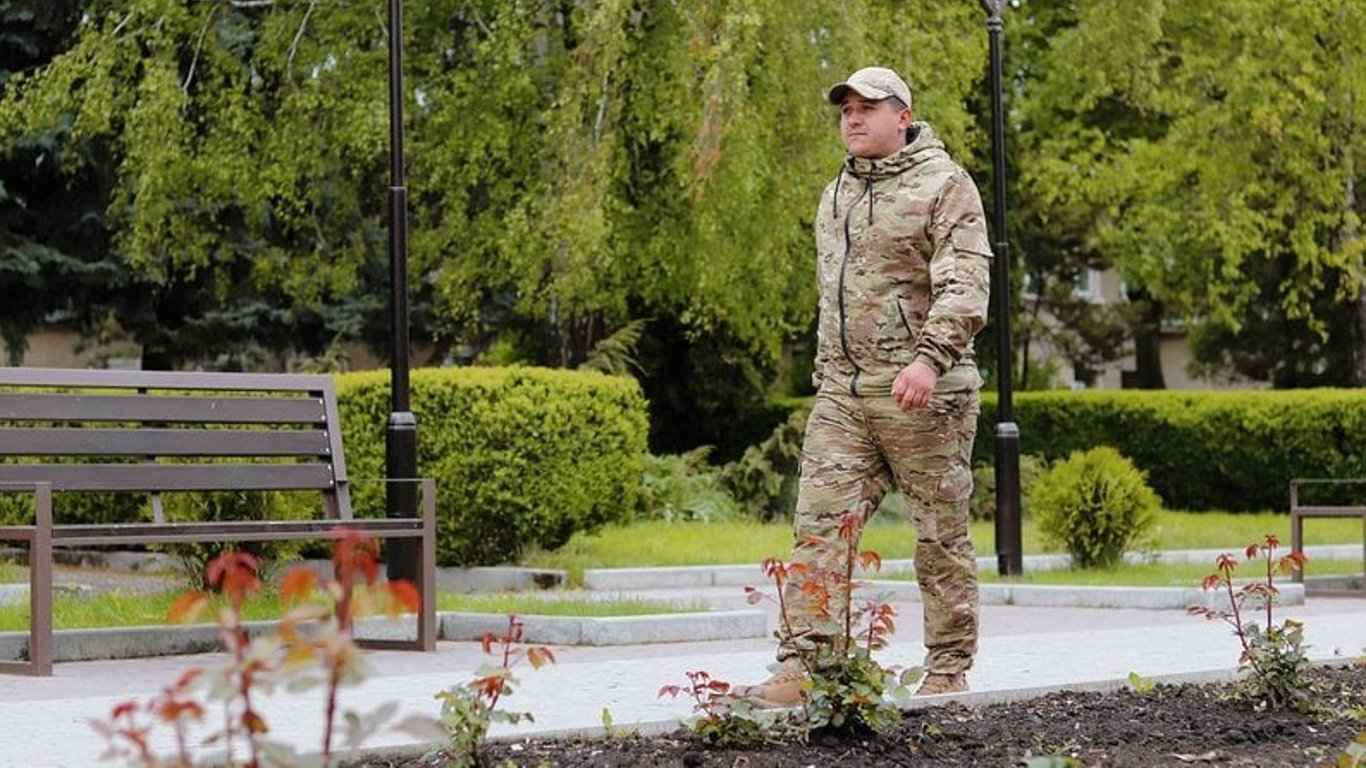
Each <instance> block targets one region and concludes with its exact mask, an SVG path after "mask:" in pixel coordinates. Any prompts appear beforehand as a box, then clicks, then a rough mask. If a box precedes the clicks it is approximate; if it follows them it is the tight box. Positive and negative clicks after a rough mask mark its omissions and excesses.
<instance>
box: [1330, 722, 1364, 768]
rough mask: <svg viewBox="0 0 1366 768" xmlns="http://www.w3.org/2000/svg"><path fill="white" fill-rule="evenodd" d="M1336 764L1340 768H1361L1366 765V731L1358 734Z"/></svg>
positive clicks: (1339, 756)
mask: <svg viewBox="0 0 1366 768" xmlns="http://www.w3.org/2000/svg"><path fill="white" fill-rule="evenodd" d="M1336 764H1337V767H1338V768H1360V766H1362V765H1366V731H1362V732H1361V733H1358V734H1357V737H1356V738H1355V739H1353V740H1352V743H1351V744H1348V745H1347V746H1346V747H1345V748H1344V749H1343V750H1342V754H1340V755H1338V759H1337V763H1336Z"/></svg>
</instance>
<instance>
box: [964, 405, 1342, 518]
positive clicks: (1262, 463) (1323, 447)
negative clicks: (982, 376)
mask: <svg viewBox="0 0 1366 768" xmlns="http://www.w3.org/2000/svg"><path fill="white" fill-rule="evenodd" d="M983 401H984V402H983V407H982V415H981V417H980V420H979V422H978V425H979V426H978V433H979V434H982V435H989V434H991V430H992V425H993V424H994V422H995V420H996V401H995V397H994V396H992V395H990V394H987V395H985V396H984V397H983ZM1015 418H1016V421H1017V422H1018V423H1019V425H1020V441H1021V445H1022V448H1023V450H1024V451H1025V452H1027V453H1036V454H1039V455H1041V456H1043V457H1045V458H1046V459H1048V460H1049V461H1056V460H1057V459H1059V458H1062V457H1063V456H1066V455H1068V454H1069V453H1072V452H1073V451H1078V450H1086V449H1088V448H1092V447H1095V446H1099V445H1110V446H1113V447H1114V448H1115V449H1116V450H1118V451H1119V452H1120V453H1122V454H1124V455H1125V456H1126V457H1128V458H1129V459H1131V460H1132V461H1133V462H1134V464H1135V465H1136V466H1138V467H1139V468H1140V469H1142V470H1143V471H1144V472H1145V473H1147V476H1148V477H1149V479H1150V482H1151V483H1152V485H1153V490H1155V491H1156V492H1157V493H1158V495H1159V496H1161V497H1162V498H1163V499H1164V500H1165V501H1166V503H1167V505H1168V506H1171V507H1173V508H1177V509H1226V510H1231V511H1243V510H1247V511H1255V510H1265V509H1284V508H1285V500H1286V489H1287V488H1288V487H1289V482H1290V480H1291V479H1293V478H1296V477H1363V476H1366V453H1364V452H1362V451H1361V450H1360V446H1359V444H1358V443H1357V442H1354V439H1353V436H1355V435H1363V434H1366V392H1363V391H1362V390H1331V389H1326V390H1305V391H1293V392H1265V391H1263V392H1191V391H1157V392H1150V391H1111V392H1095V391H1087V392H1023V393H1020V394H1019V395H1018V396H1017V397H1016V400H1015ZM991 450H992V448H991V441H990V440H978V441H977V444H976V446H975V452H976V456H975V458H976V460H977V461H978V462H981V461H985V460H988V457H989V456H990V454H991Z"/></svg>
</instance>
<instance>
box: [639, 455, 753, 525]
mask: <svg viewBox="0 0 1366 768" xmlns="http://www.w3.org/2000/svg"><path fill="white" fill-rule="evenodd" d="M707 453H708V451H707V449H706V448H700V449H698V450H695V451H691V452H689V453H685V454H682V455H674V456H654V455H651V456H648V457H647V458H646V460H645V475H644V479H643V480H642V482H641V489H640V507H639V511H638V512H637V513H636V519H637V520H664V521H667V522H675V521H697V522H703V523H709V522H714V521H721V520H732V519H734V518H735V517H736V515H737V514H738V510H737V508H736V503H735V500H734V499H732V498H731V497H730V494H728V493H727V492H726V490H725V488H724V487H722V484H721V483H720V482H719V481H718V478H717V473H716V471H715V470H714V469H712V468H711V467H709V466H707Z"/></svg>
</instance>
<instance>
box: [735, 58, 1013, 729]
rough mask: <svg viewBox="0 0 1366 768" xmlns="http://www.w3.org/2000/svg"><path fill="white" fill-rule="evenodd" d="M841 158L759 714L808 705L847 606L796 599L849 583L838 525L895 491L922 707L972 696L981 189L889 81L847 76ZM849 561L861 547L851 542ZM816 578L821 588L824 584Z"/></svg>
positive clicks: (898, 84)
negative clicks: (914, 606)
mask: <svg viewBox="0 0 1366 768" xmlns="http://www.w3.org/2000/svg"><path fill="white" fill-rule="evenodd" d="M828 98H829V100H830V101H831V102H832V103H834V104H837V105H839V107H840V135H841V138H842V139H843V141H844V144H845V147H846V149H848V152H849V154H848V156H847V157H846V159H845V161H844V164H843V166H842V167H841V168H840V171H839V174H838V175H837V176H836V177H835V179H834V181H832V182H831V183H830V185H829V186H827V187H826V189H825V192H824V194H823V195H822V196H821V201H820V205H819V208H818V210H817V212H816V251H817V258H818V262H819V265H818V266H819V286H820V322H819V331H818V333H819V337H818V340H817V350H816V370H815V374H814V377H813V378H814V381H815V383H816V385H817V387H818V392H817V395H816V401H815V404H814V406H813V408H812V411H811V416H810V419H809V420H808V422H807V428H806V435H805V440H804V443H803V446H802V461H801V484H800V490H799V494H798V500H797V510H796V521H795V541H796V544H795V546H794V549H793V555H792V560H793V562H794V563H801V564H804V565H805V566H807V568H808V569H811V570H808V571H806V575H802V574H798V575H796V576H794V577H793V581H792V582H790V583H789V585H788V588H787V589H786V590H785V591H784V598H785V600H786V601H787V602H788V604H789V606H790V611H789V613H790V617H789V618H790V622H789V624H788V626H786V627H784V629H783V631H781V632H780V633H779V649H778V661H779V664H778V666H777V669H776V672H775V673H774V675H773V676H772V677H771V678H769V680H767V681H765V682H764V683H761V684H759V685H754V686H743V687H741V688H739V689H737V693H738V694H739V695H740V696H743V697H745V698H747V699H749V700H751V701H752V702H753V703H755V704H757V705H760V706H785V705H790V704H795V703H797V702H799V701H800V699H801V696H802V691H803V690H804V681H805V676H806V673H805V668H804V667H803V664H802V660H803V659H806V660H807V661H808V663H809V662H810V660H811V659H812V658H813V656H814V653H815V651H816V649H818V648H820V647H821V646H822V645H825V646H826V647H829V646H830V645H831V644H832V642H833V641H834V639H835V638H837V637H838V630H837V629H836V625H834V624H832V622H831V621H830V620H829V619H830V618H831V617H838V616H841V615H842V611H843V605H844V603H843V599H842V596H841V595H839V594H832V595H831V597H832V598H834V599H833V600H831V601H830V602H829V603H827V605H826V608H825V609H824V610H823V609H822V608H821V607H820V605H819V603H820V602H821V598H817V597H813V594H812V593H811V592H809V591H804V590H803V589H802V585H803V583H802V582H803V580H804V579H808V578H810V577H811V576H810V574H812V573H813V572H816V570H817V569H834V570H835V571H836V572H840V573H842V572H843V563H844V562H845V558H846V557H847V555H848V552H849V550H848V545H846V544H845V543H844V542H843V541H841V539H840V536H839V527H840V523H841V519H842V518H844V517H845V516H846V515H847V514H848V513H854V514H855V515H856V516H857V517H856V518H855V521H856V523H857V527H858V529H859V530H861V528H862V524H863V523H864V522H866V521H867V519H868V517H869V516H870V515H871V514H872V513H873V512H874V510H876V509H877V507H878V504H879V503H880V502H881V500H882V497H883V495H884V494H885V493H886V492H887V491H888V490H889V489H890V488H891V487H892V486H893V485H894V486H895V487H896V488H897V490H899V491H900V492H901V494H902V496H903V497H904V498H905V501H906V504H907V507H908V509H909V510H910V513H911V516H912V518H913V521H914V523H915V528H916V533H917V539H918V540H917V542H916V554H915V566H916V575H917V578H918V579H919V582H920V591H921V595H922V598H923V601H924V633H925V645H926V647H927V648H928V654H927V656H926V661H925V669H926V673H927V674H926V677H925V680H924V683H923V684H922V685H921V687H920V690H919V691H918V693H920V694H935V693H951V692H956V691H965V690H967V677H966V671H967V669H968V668H969V667H970V666H972V661H973V656H974V655H975V653H976V650H977V601H978V599H977V570H976V562H975V555H974V552H973V548H972V542H971V541H970V540H969V538H968V519H969V515H968V496H969V494H970V493H971V491H972V472H971V468H970V465H969V462H970V454H971V452H972V441H973V437H974V435H975V432H976V426H977V413H978V410H979V400H978V391H979V389H980V387H981V383H982V382H981V378H980V376H979V375H978V372H977V367H976V364H975V361H974V357H973V348H972V340H973V336H974V334H976V333H977V331H978V330H980V329H981V327H982V325H983V323H984V322H985V317H986V311H987V292H988V287H989V272H990V270H989V259H990V257H991V251H990V247H989V245H988V240H987V232H986V222H985V217H984V215H983V213H982V203H981V199H980V198H979V196H978V192H977V188H976V186H975V185H974V184H973V181H972V178H971V177H970V176H969V175H968V174H967V172H965V171H964V170H963V169H962V168H961V167H959V166H958V165H957V164H956V163H955V162H954V161H953V160H952V159H951V158H950V157H949V155H948V153H947V152H946V151H945V150H944V145H943V143H942V142H940V141H939V139H937V138H935V136H934V132H933V131H932V130H931V128H930V126H929V125H928V124H926V123H923V122H913V118H912V114H911V110H910V106H911V94H910V89H909V88H907V86H906V84H905V82H904V81H903V80H902V79H901V78H900V77H899V76H898V75H897V74H896V73H895V72H893V71H892V70H890V69H883V68H880V67H869V68H866V69H861V70H859V71H857V72H855V73H854V74H853V75H851V76H850V77H849V79H847V80H845V81H844V82H841V83H838V84H836V85H835V86H834V87H832V88H831V89H830V91H829V93H828ZM851 544H852V546H854V547H857V533H856V534H855V535H854V536H853V541H852V542H851ZM818 578H819V577H818Z"/></svg>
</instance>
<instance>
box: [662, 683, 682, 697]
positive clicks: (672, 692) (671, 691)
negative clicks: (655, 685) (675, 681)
mask: <svg viewBox="0 0 1366 768" xmlns="http://www.w3.org/2000/svg"><path fill="white" fill-rule="evenodd" d="M682 692H683V689H682V688H679V687H678V686H676V685H666V686H664V687H662V688H660V689H659V693H658V694H656V698H661V699H662V698H664V697H665V696H678V694H680V693H682Z"/></svg>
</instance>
